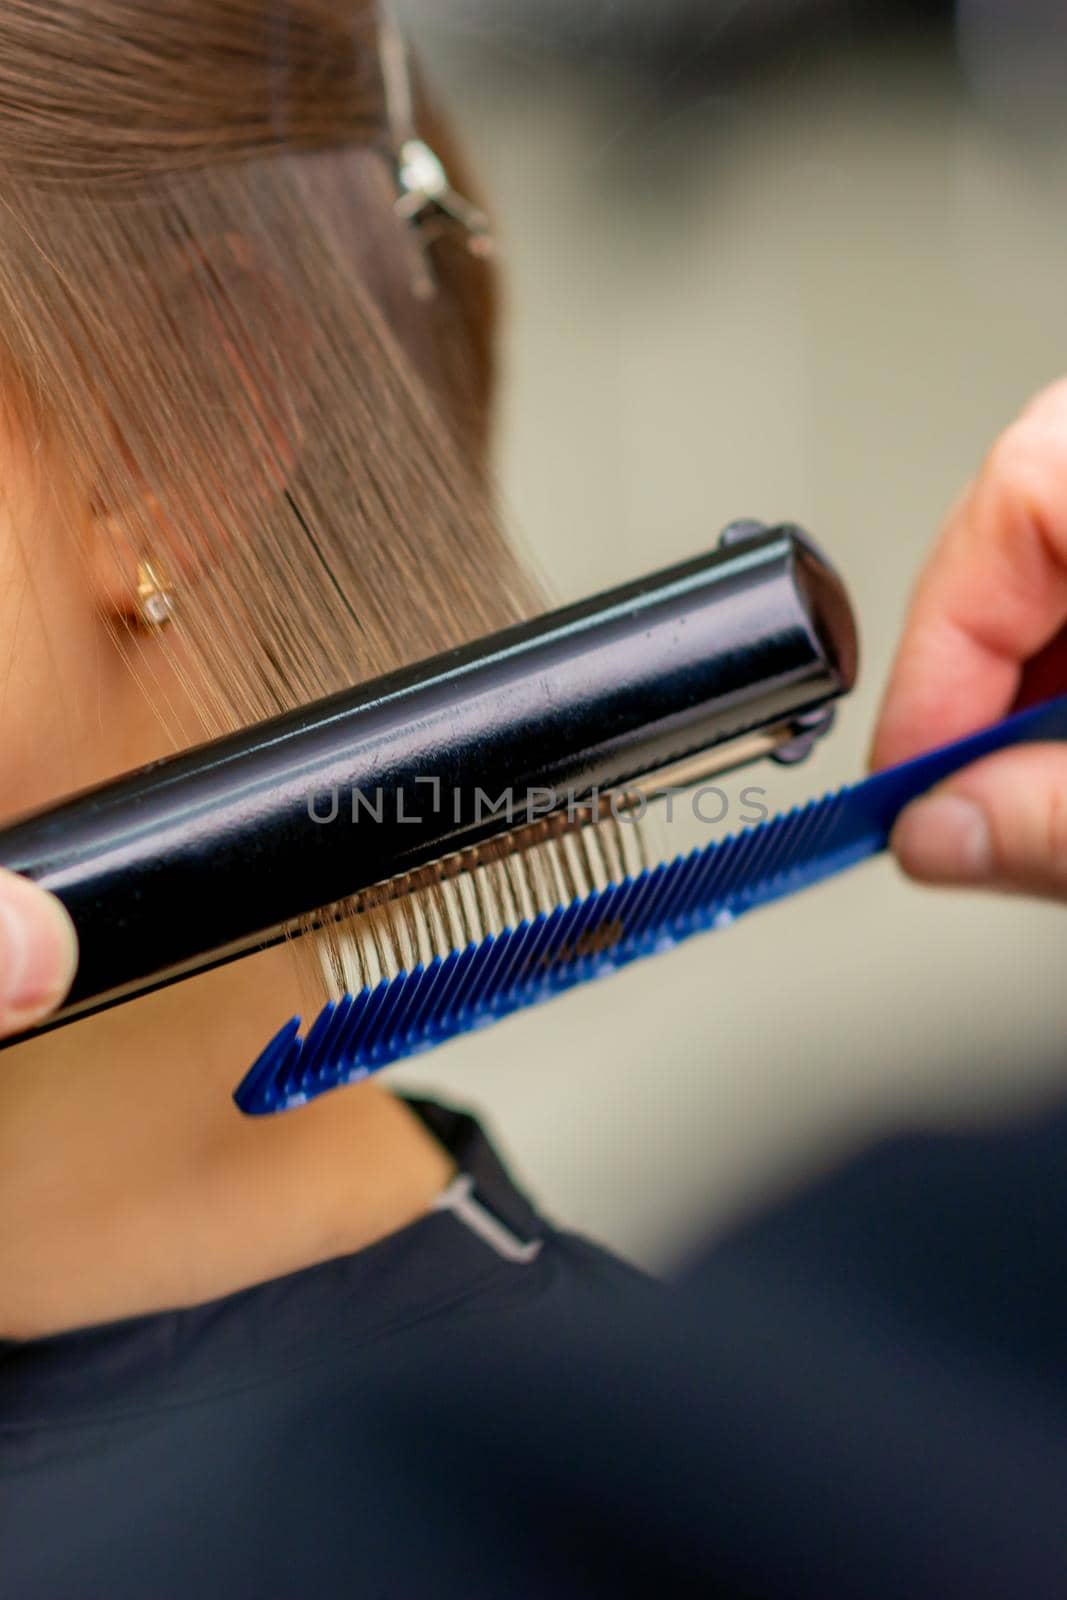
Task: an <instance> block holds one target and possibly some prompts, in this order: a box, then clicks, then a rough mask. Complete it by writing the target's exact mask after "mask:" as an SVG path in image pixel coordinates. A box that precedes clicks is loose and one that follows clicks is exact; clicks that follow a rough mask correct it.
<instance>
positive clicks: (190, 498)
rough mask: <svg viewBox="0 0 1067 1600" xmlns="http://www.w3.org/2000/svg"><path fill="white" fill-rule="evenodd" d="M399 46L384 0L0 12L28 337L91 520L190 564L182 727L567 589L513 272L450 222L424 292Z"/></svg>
mask: <svg viewBox="0 0 1067 1600" xmlns="http://www.w3.org/2000/svg"><path fill="white" fill-rule="evenodd" d="M374 45H375V32H374V25H373V17H372V15H371V8H370V7H368V6H367V5H365V4H356V3H351V4H344V3H325V0H291V3H288V4H284V5H271V4H265V3H263V0H184V3H178V0H156V3H154V4H153V5H151V6H145V5H144V4H143V3H141V0H91V3H90V0H58V3H57V0H47V3H45V0H39V3H37V0H8V3H7V4H5V5H4V6H3V7H2V8H0V103H2V104H3V106H4V116H3V117H2V118H0V356H2V357H3V360H4V366H5V369H6V370H7V371H8V373H11V374H17V378H18V384H17V387H18V391H19V393H20V394H21V395H22V396H23V397H24V402H25V404H24V412H25V421H26V425H27V426H28V427H30V428H36V429H38V430H41V431H42V432H45V433H47V434H48V436H49V439H50V441H51V442H52V443H54V444H55V445H56V446H57V447H58V448H59V449H60V450H61V452H62V455H63V457H64V459H65V460H67V461H69V463H70V469H71V473H72V475H73V478H74V480H75V481H76V482H77V483H78V484H79V485H80V486H81V489H82V491H83V502H84V504H85V505H86V506H87V507H91V508H92V510H93V512H94V513H95V515H94V516H93V518H92V524H91V531H90V527H89V521H88V519H87V521H86V523H85V525H82V526H78V527H73V526H72V528H71V537H72V538H77V539H81V540H82V541H85V540H87V539H88V538H90V537H92V538H101V537H103V538H106V539H107V540H109V541H110V542H111V544H112V546H113V553H114V560H115V562H116V564H117V566H118V568H119V569H120V570H129V571H131V572H132V571H135V570H136V564H137V562H138V561H139V560H142V559H144V558H145V557H149V558H151V559H152V561H153V562H154V564H156V565H157V566H158V567H160V568H161V569H163V570H164V571H166V572H167V573H169V574H171V575H172V576H173V578H174V580H175V585H176V587H177V588H178V589H179V591H180V613H179V620H178V623H177V625H176V626H175V627H174V629H173V630H172V633H171V644H170V646H169V647H170V648H171V649H172V651H173V652H174V653H175V659H176V660H177V661H178V662H179V664H180V667H181V670H182V672H183V674H184V676H185V680H186V682H187V683H188V685H189V687H190V691H191V699H192V704H193V705H194V707H195V712H194V716H193V721H192V724H191V725H190V724H189V723H188V719H187V720H186V722H185V723H184V724H182V725H180V726H177V725H176V726H174V727H173V739H174V742H175V744H176V745H181V744H186V743H189V742H192V741H194V740H197V739H200V738H203V737H205V736H210V735H213V734H217V733H220V732H223V731H225V730H227V729H230V728H233V727H236V726H239V725H243V724H245V723H248V722H250V721H253V720H256V719H258V718H261V717H263V716H266V715H269V714H271V713H273V712H277V711H281V710H285V709H289V708H291V707H293V706H295V705H299V704H302V703H306V702H307V701H309V700H311V699H314V698H317V697H319V696H321V695H323V694H326V693H329V692H332V691H334V690H337V689H339V688H342V687H344V686H345V685H347V684H350V683H353V682H354V681H356V680H358V679H360V678H364V677H367V676H369V675H373V674H375V673H378V672H381V671H383V670H386V669H388V668H390V667H394V666H397V665H400V664H402V663H404V662H407V661H410V660H413V659H416V658H419V657H423V656H426V655H429V654H432V653H434V652H436V651H438V650H441V649H444V648H446V647H448V646H451V645H454V644H456V643H459V642H462V641H464V640H466V639H469V638H471V637H474V636H476V635H478V634H480V633H483V632H487V631H490V630H492V629H493V628H495V627H499V626H502V625H503V624H505V623H507V622H509V621H511V620H514V619H515V618H516V617H518V616H520V615H523V614H526V613H528V612H529V611H530V610H531V609H533V608H535V606H536V604H537V597H536V595H535V593H534V590H533V587H532V585H531V584H530V583H529V581H528V579H527V577H526V576H525V574H524V573H523V571H522V570H521V568H520V565H519V564H518V563H517V561H516V560H515V558H514V556H513V554H512V552H511V551H510V549H509V547H508V546H507V544H506V542H505V540H504V539H503V538H502V536H501V535H500V533H499V531H498V528H497V526H496V522H495V518H494V515H493V509H492V506H491V503H490V495H489V491H488V486H487V485H488V475H487V471H486V467H485V461H484V457H483V455H482V453H481V450H482V446H483V444H484V437H485V428H486V416H487V410H488V393H489V385H490V382H491V370H492V357H491V351H492V318H493V309H494V291H493V284H492V277H491V270H492V269H491V268H490V266H488V265H487V264H486V263H484V262H481V261H476V260H474V259H472V258H470V257H468V256H467V255H466V254H465V253H464V252H463V250H462V245H461V243H460V242H453V241H444V242H443V243H442V244H441V245H440V246H438V247H437V248H436V251H435V261H436V266H437V269H438V272H439V278H440V291H441V292H440V294H439V295H438V297H437V298H436V299H435V300H434V301H431V302H429V303H425V304H424V303H421V302H419V301H418V300H417V298H416V297H415V295H414V294H413V292H412V289H411V284H412V269H413V265H414V262H413V256H412V252H413V251H415V250H417V249H418V248H419V245H418V242H417V240H416V239H415V237H414V236H413V235H412V234H411V233H410V232H409V231H408V230H406V229H405V228H404V227H402V226H401V224H400V223H399V222H398V221H397V219H396V217H395V215H394V212H393V202H394V199H395V188H394V186H393V175H392V172H391V170H390V164H389V159H388V156H387V152H386V151H385V149H384V141H383V127H382V124H383V115H384V114H383V107H382V92H381V84H380V75H379V73H378V70H377V63H376V56H375V50H374ZM443 137H444V134H443V127H442V124H441V123H440V121H439V119H438V120H436V121H435V138H436V139H437V140H438V142H440V141H441V139H442V138H443ZM446 147H447V139H446ZM449 155H450V157H451V158H452V159H455V152H454V151H453V150H449ZM125 643H126V646H127V648H128V650H129V654H130V660H131V668H132V670H135V671H136V670H141V671H144V670H145V669H144V663H143V660H139V657H143V654H144V653H143V650H142V649H141V647H140V645H139V642H138V636H137V634H136V633H135V632H132V631H131V633H130V634H129V637H128V639H127V640H126V641H125ZM145 688H146V692H147V693H149V694H151V693H152V683H151V681H150V679H149V677H148V675H147V674H146V675H145Z"/></svg>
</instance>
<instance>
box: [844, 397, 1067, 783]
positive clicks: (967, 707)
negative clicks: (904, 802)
mask: <svg viewBox="0 0 1067 1600" xmlns="http://www.w3.org/2000/svg"><path fill="white" fill-rule="evenodd" d="M1065 623H1067V383H1061V384H1057V385H1056V386H1055V387H1054V388H1053V389H1050V390H1047V391H1046V392H1045V393H1044V394H1043V395H1040V396H1039V397H1038V399H1037V400H1036V401H1035V402H1034V403H1033V405H1032V406H1031V407H1030V408H1029V410H1028V411H1027V412H1025V413H1024V415H1023V416H1022V417H1021V418H1020V420H1019V421H1018V422H1017V423H1015V424H1014V425H1013V427H1012V428H1010V429H1009V430H1008V432H1007V433H1006V434H1004V435H1003V437H1002V438H1001V440H1000V441H999V442H998V444H997V445H996V446H995V447H994V449H993V451H992V452H991V454H990V456H989V458H988V460H987V461H986V463H985V466H984V467H983V469H982V471H981V473H980V474H979V476H978V478H977V480H976V481H975V483H974V484H973V485H972V487H971V488H970V489H969V490H968V492H967V493H966V494H965V495H964V497H963V499H962V500H961V501H960V502H959V504H958V505H957V507H956V508H955V509H954V511H953V512H952V513H951V515H950V516H949V519H948V523H947V525H946V528H945V531H944V533H943V535H942V537H941V539H940V540H939V542H938V545H937V547H936V549H935V551H934V554H933V557H932V558H931V560H930V562H929V564H928V566H927V567H926V570H925V571H924V573H923V575H922V577H921V578H920V581H919V584H918V586H917V588H916V590H915V594H914V596H913V599H912V604H911V608H910V613H909V617H908V622H907V625H906V628H905V631H904V635H903V638H902V641H901V645H900V649H899V651H898V653H897V659H896V663H895V666H894V668H893V671H892V673H891V675H890V683H889V689H888V691H887V694H886V697H885V701H884V704H883V708H882V713H881V717H880V719H879V724H878V729H877V732H876V735H875V741H874V747H873V751H872V762H873V764H874V765H875V766H878V767H880V766H886V765H890V764H892V763H895V762H898V761H905V760H908V759H910V758H911V757H912V756H914V755H916V754H918V753H919V752H920V751H923V750H928V749H931V748H932V747H933V746H935V745H939V744H945V743H948V742H949V741H950V740H952V739H956V738H960V737H962V736H963V735H964V734H967V733H972V732H974V730H975V729H976V728H979V727H982V726H983V725H984V724H986V723H988V722H991V721H994V720H996V718H998V717H1000V716H1002V715H1004V714H1005V713H1006V712H1007V711H1008V710H1009V709H1010V708H1011V706H1012V705H1013V704H1014V701H1015V697H1016V695H1017V693H1018V690H1019V686H1020V681H1021V677H1022V672H1023V668H1024V665H1025V663H1026V662H1028V661H1029V660H1030V659H1031V657H1033V656H1035V655H1037V654H1038V653H1039V652H1040V651H1042V650H1043V649H1044V648H1045V647H1046V646H1047V645H1049V643H1050V642H1051V641H1052V640H1053V639H1054V638H1055V637H1056V635H1057V634H1058V633H1059V632H1060V630H1061V629H1062V628H1063V627H1064V625H1065ZM1064 687H1067V684H1065V685H1064Z"/></svg>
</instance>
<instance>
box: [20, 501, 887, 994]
mask: <svg viewBox="0 0 1067 1600" xmlns="http://www.w3.org/2000/svg"><path fill="white" fill-rule="evenodd" d="M855 671H856V635H855V629H854V625H853V619H852V613H851V609H850V606H849V602H848V599H847V596H846V594H845V591H844V589H843V587H842V585H841V583H840V580H839V579H838V578H837V576H836V575H835V573H834V572H833V570H832V569H831V568H830V567H829V566H828V565H827V564H826V563H825V561H824V560H823V559H822V558H821V557H820V556H819V555H818V553H817V552H816V551H815V550H814V547H813V546H811V545H810V543H809V542H808V541H807V540H806V539H805V538H804V536H803V535H802V534H800V533H799V532H798V530H796V529H793V528H788V527H786V528H778V529H770V530H764V531H758V532H750V533H749V534H748V535H747V536H746V537H744V538H742V539H740V540H738V541H736V542H732V543H729V544H728V545H726V546H725V547H724V548H721V549H719V550H717V551H715V552H714V553H712V554H709V555H704V556H701V557H699V558H698V559H696V560H693V561H689V562H687V563H685V564H683V565H681V566H678V567H674V568H672V569H670V570H668V571H666V572H661V573H658V574H655V575H654V576H652V577H649V578H646V579H643V580H641V581H640V582H637V583H631V584H628V585H626V586H625V587H623V588H620V589H617V590H615V591H613V592H611V593H608V594H605V595H601V596H598V597H597V598H595V599H592V600H588V601H585V602H583V603H582V604H579V605H574V606H569V607H566V608H564V609H563V610H560V611H557V612H554V613H552V614H550V615H548V616H546V617H543V618H540V619H539V620H537V621H535V622H532V623H528V624H523V625H521V626H519V627H515V628H511V629H509V630H507V631H506V632H503V633H501V634H498V635H495V636H493V637H492V638H489V639H486V640H482V641H480V642H479V643H477V644H475V645H472V646H469V647H466V648H464V649H462V650H457V651H453V652H450V653H448V654H446V655H443V656H440V657H438V658H436V659H434V660H432V661H429V662H425V663H423V664H422V665H420V666H418V667H415V668H411V669H408V670H405V671H402V672H399V673H395V674H392V675H390V676H389V677H387V678H384V679H379V680H378V681H376V682H374V683H370V684H367V685H364V686H362V687H360V688H358V689H354V690H352V691H351V692H350V693H347V694H344V695H340V696H337V697H334V698H333V699H331V700H329V701H324V702H322V703H321V704H319V705H317V706H312V707H309V708H306V709H304V710H301V711H299V712H296V713H293V714H291V715H289V716H286V717H282V718H278V719H276V720H274V721H272V722H269V723H265V724H262V725H261V726H259V727H257V728H253V729H250V730H248V731H246V732H244V733H242V734H240V735H236V736H234V737H231V738H227V739H225V740H222V741H219V742H218V743H215V744H212V745H206V746H202V747H201V748H199V749H197V750H194V751H190V752H188V753H186V754H183V755H181V756H179V757H177V758H175V759H173V760H169V761H166V762H163V763H159V764H157V765H155V766H153V767H149V768H145V769H143V770H141V771H140V772H137V773H133V774H131V775H130V776H128V777H125V778H123V779H120V780H119V781H118V782H116V783H113V784H109V785H108V786H106V787H104V788H101V789H98V790H95V791H92V792H90V793H88V794H84V795H81V796H78V797H75V798H74V799H72V800H70V801H67V802H65V803H64V804H62V805H60V806H59V807H57V808H55V809H52V810H50V811H48V812H42V813H39V814H37V815H35V816H33V817H28V818H26V819H24V820H22V821H21V822H19V823H17V824H15V825H14V826H12V827H10V828H8V829H7V830H5V831H4V832H2V833H0V863H2V864H3V865H5V866H7V867H11V868H13V869H15V870H16V871H19V872H22V873H25V874H26V875H27V876H29V877H31V878H34V879H35V880H37V881H38V882H40V883H42V884H44V885H45V886H46V887H48V888H49V889H51V890H53V891H54V892H55V893H56V894H58V895H59V896H60V897H61V899H62V900H63V901H64V902H65V904H66V905H67V907H68V909H69V910H70V912H71V915H72V916H73V918H74V921H75V924H76V926H77V928H78V932H79V936H80V939H81V948H82V956H81V965H80V969H79V972H78V976H77V980H76V984H75V988H74V991H73V994H72V997H71V1003H72V1004H74V1005H76V1004H83V1003H84V1002H86V1001H89V1000H92V999H94V998H95V997H99V996H104V995H107V994H110V993H113V992H114V991H118V990H127V989H128V988H129V987H130V986H133V987H134V988H135V989H136V988H137V987H138V986H140V987H145V988H147V987H150V986H151V985H152V983H153V982H154V981H157V980H158V977H159V975H160V974H162V973H165V972H168V971H170V970H171V969H173V968H175V967H179V966H185V965H189V964H192V965H193V966H194V967H196V966H198V965H203V966H207V965H210V964H211V962H212V959H213V958H217V954H218V952H220V951H222V950H224V949H226V948H228V947H232V946H234V945H235V944H241V943H247V942H248V941H249V940H250V939H251V938H253V937H254V936H256V935H260V934H262V935H264V936H266V935H268V934H270V933H271V931H272V930H276V929H277V928H278V927H280V926H281V925H283V924H284V923H286V922H288V921H289V920H291V919H293V918H296V917H298V916H301V915H304V914H306V913H310V912H313V911H315V910H317V909H319V908H321V907H323V906H325V905H328V904H329V903H331V902H333V901H335V900H339V899H342V898H344V897H346V896H348V895H351V894H354V893H357V892H358V891H359V890H361V889H364V888H367V887H368V886H370V885H371V884H374V883H377V882H380V881H381V880H383V879H386V878H389V877H393V876H395V875H396V874H398V873H402V872H406V871H409V870H410V869H412V868H414V867H417V866H419V865H422V864H425V863H426V862H428V861H431V860H435V859H437V858H439V857H440V856H442V855H445V854H447V853H449V852H451V851H453V850H457V849H461V848H463V847H465V846H467V845H470V844H473V843H476V842H479V841H481V840H483V839H485V838H486V837H488V836H491V835H493V834H494V833H499V832H501V831H504V830H506V829H507V828H510V827H513V826H517V825H521V823H522V822H523V821H524V820H526V819H527V817H528V816H529V815H531V814H542V813H544V811H546V810H547V809H548V806H549V803H550V797H551V799H552V800H554V801H555V803H556V804H557V805H558V804H561V803H566V800H567V797H569V796H572V795H573V796H575V797H581V796H583V795H586V794H588V793H589V792H590V791H591V790H593V789H595V788H600V789H603V788H606V787H609V786H612V785H616V784H618V783H620V782H622V781H624V780H626V779H627V778H630V777H633V776H635V775H637V774H641V773H646V772H648V771H650V770H653V769H655V768H657V767H659V766H662V765H665V764H667V763H669V762H671V761H673V760H674V759H675V758H678V757H681V756H683V755H688V754H690V753H692V752H694V751H697V750H702V749H705V748H707V747H710V746H713V745H717V744H720V743H722V742H724V741H727V740H730V739H732V738H734V737H736V736H737V735H739V734H741V733H744V732H746V731H750V730H753V729H755V728H759V727H763V726H767V725H771V724H774V723H777V722H780V721H781V720H782V719H784V718H790V717H792V716H794V715H799V714H801V713H803V712H805V711H808V710H810V709H812V708H814V707H817V706H820V705H823V704H825V703H826V702H827V701H828V700H831V699H833V698H834V697H835V696H837V695H839V694H841V693H843V692H845V691H847V690H848V689H849V688H850V687H851V685H852V682H853V679H854V676H855ZM502 797H503V798H502Z"/></svg>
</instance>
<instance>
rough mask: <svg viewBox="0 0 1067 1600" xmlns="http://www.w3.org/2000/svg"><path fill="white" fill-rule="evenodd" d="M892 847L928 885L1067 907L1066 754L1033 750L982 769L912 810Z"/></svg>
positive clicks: (1059, 748) (1057, 748) (1009, 754)
mask: <svg viewBox="0 0 1067 1600" xmlns="http://www.w3.org/2000/svg"><path fill="white" fill-rule="evenodd" d="M892 847H893V850H894V851H895V852H896V855H897V858H898V860H899V861H900V863H901V865H902V866H903V868H904V870H905V871H906V872H907V873H909V874H910V875H911V876H912V877H914V878H918V879H920V880H921V881H923V882H925V883H942V884H971V885H974V886H977V887H982V886H985V887H988V888H997V889H1017V890H1022V891H1024V892H1026V893H1028V894H1037V895H1044V896H1047V897H1051V898H1053V899H1062V900H1067V747H1065V746H1063V745H1054V744H1049V745H1031V746H1029V747H1027V748H1025V749H1019V750H1004V751H1001V752H1000V754H998V755H995V756H990V757H988V758H987V759H986V760H985V761H980V762H977V763H976V764H975V765H974V766H973V767H969V768H968V769H967V770H966V771H965V772H961V773H960V774H959V775H958V776H957V777H955V778H953V779H951V780H950V782H948V783H946V784H944V785H943V786H942V787H941V788H940V789H938V790H936V791H935V792H934V793H933V794H931V795H928V796H927V797H926V798H924V799H922V800H918V801H916V802H915V804H914V805H912V806H910V807H909V808H908V810H907V811H905V812H904V814H903V816H902V817H901V819H900V821H899V822H898V823H897V826H896V829H895V830H894V833H893V838H892Z"/></svg>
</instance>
